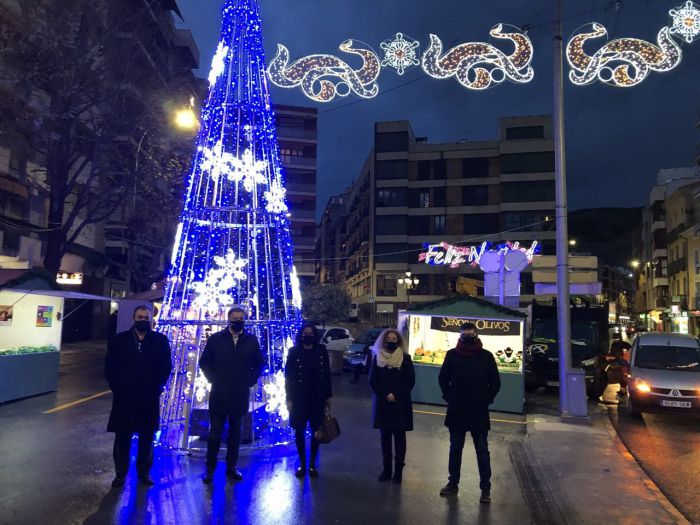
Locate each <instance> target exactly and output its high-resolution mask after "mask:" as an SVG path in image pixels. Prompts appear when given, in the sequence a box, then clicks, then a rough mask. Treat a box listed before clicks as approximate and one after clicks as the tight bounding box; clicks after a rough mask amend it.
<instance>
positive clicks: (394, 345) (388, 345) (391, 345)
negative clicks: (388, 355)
mask: <svg viewBox="0 0 700 525" xmlns="http://www.w3.org/2000/svg"><path fill="white" fill-rule="evenodd" d="M385 346H386V349H387V350H388V351H389V352H394V351H395V350H396V349H397V348H398V347H399V343H395V342H394V341H387V342H386V344H385Z"/></svg>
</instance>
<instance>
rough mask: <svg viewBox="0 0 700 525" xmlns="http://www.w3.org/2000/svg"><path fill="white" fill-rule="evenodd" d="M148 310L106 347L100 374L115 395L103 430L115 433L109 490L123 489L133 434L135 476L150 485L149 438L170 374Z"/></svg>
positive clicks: (163, 341) (139, 311)
mask: <svg viewBox="0 0 700 525" xmlns="http://www.w3.org/2000/svg"><path fill="white" fill-rule="evenodd" d="M151 328H152V320H151V310H150V308H149V307H148V306H139V307H137V308H136V309H135V310H134V326H133V327H132V328H131V329H129V330H127V331H125V332H120V333H118V334H116V335H115V336H114V337H113V338H112V339H111V340H110V341H109V343H108V345H107V358H106V360H105V376H106V377H107V382H108V383H109V388H110V389H111V390H112V393H113V394H114V396H113V399H112V412H111V413H110V414H109V423H108V424H107V432H114V449H113V454H114V470H115V473H116V476H115V478H114V481H112V486H113V487H121V486H122V485H124V480H125V478H126V474H127V472H128V470H129V459H130V449H131V437H132V436H133V435H134V434H138V440H139V444H138V456H137V459H136V470H137V473H138V478H139V480H140V481H141V482H143V483H145V484H147V485H153V480H152V479H151V477H150V470H151V466H152V464H153V438H154V434H155V432H156V431H157V430H158V427H159V426H160V395H161V393H162V392H163V387H164V386H165V383H166V382H167V380H168V377H169V376H170V371H171V370H172V362H171V359H170V343H169V342H168V338H167V337H165V336H164V335H163V334H159V333H157V332H154V331H153V330H152V329H151Z"/></svg>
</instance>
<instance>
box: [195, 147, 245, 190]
mask: <svg viewBox="0 0 700 525" xmlns="http://www.w3.org/2000/svg"><path fill="white" fill-rule="evenodd" d="M200 151H201V152H202V158H201V160H200V164H199V165H200V166H201V168H202V173H208V174H209V177H211V179H212V180H213V181H214V182H218V181H219V179H221V178H222V177H227V178H229V179H230V178H231V177H232V176H233V175H232V174H233V172H234V169H235V164H234V163H235V162H236V161H237V160H238V159H236V156H235V155H233V154H232V153H228V152H227V151H225V150H224V143H223V142H221V141H219V142H217V143H216V144H214V146H213V147H211V148H200Z"/></svg>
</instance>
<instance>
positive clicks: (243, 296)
mask: <svg viewBox="0 0 700 525" xmlns="http://www.w3.org/2000/svg"><path fill="white" fill-rule="evenodd" d="M209 83H210V90H209V98H208V100H207V102H206V104H205V106H204V109H203V111H202V117H201V130H200V133H199V137H198V147H197V152H196V155H195V159H194V163H193V168H192V171H191V173H190V175H189V179H188V184H187V191H186V195H185V201H184V206H183V210H182V215H181V218H180V224H179V225H178V229H177V235H176V238H175V245H174V248H173V253H172V260H171V270H170V276H169V280H168V284H167V288H166V294H165V301H164V305H163V310H162V312H161V315H160V318H159V321H158V330H159V331H161V332H162V333H164V334H165V335H167V336H168V338H169V339H170V344H171V346H172V350H173V366H174V372H173V375H172V377H171V378H170V381H169V383H168V386H167V390H166V395H165V398H164V402H163V411H162V417H163V421H162V432H161V442H162V443H163V444H165V445H167V446H170V447H173V448H189V447H190V443H191V441H192V438H193V437H194V436H198V435H202V433H203V432H205V431H206V423H207V418H206V409H207V398H208V391H209V385H208V383H207V381H206V379H205V378H204V376H203V375H202V373H201V372H200V371H199V367H198V359H199V356H200V354H201V351H202V350H203V348H204V345H205V344H206V340H207V338H208V336H209V335H211V333H214V332H216V331H218V330H221V329H223V328H225V327H226V326H228V321H227V312H228V310H229V308H230V307H232V306H234V305H236V306H241V307H243V308H244V309H245V310H246V311H247V313H248V315H247V317H248V322H247V327H246V329H247V330H248V331H250V332H252V333H254V334H255V335H256V336H257V337H258V339H259V340H260V345H261V348H262V351H263V353H264V354H265V357H266V363H267V366H266V368H265V370H264V374H263V377H262V378H261V380H260V381H259V382H258V386H257V388H256V389H254V390H255V392H254V393H252V394H251V404H250V406H251V413H252V414H253V416H252V427H253V434H254V436H253V439H254V440H256V442H257V443H260V444H273V443H276V442H280V441H286V440H287V439H288V434H287V432H288V425H287V421H286V419H287V417H288V414H287V412H286V403H285V399H284V378H283V367H284V361H285V357H286V351H287V349H288V348H289V347H290V346H291V345H292V337H293V333H294V332H295V331H296V329H297V327H298V325H299V321H300V319H301V317H300V309H301V294H300V292H299V281H298V279H297V277H296V270H295V268H294V266H293V263H292V241H291V236H290V233H289V221H288V219H287V204H286V202H285V189H284V177H283V171H282V168H281V163H280V158H279V146H278V143H277V135H276V131H275V118H274V113H273V109H272V105H271V102H270V95H269V92H268V86H267V82H266V77H265V55H264V50H263V42H262V29H261V22H260V16H259V13H258V6H257V2H256V1H255V0H226V2H225V5H224V8H223V24H222V30H221V40H220V42H219V45H218V48H217V51H216V55H215V56H214V60H213V62H212V67H211V72H210V74H209Z"/></svg>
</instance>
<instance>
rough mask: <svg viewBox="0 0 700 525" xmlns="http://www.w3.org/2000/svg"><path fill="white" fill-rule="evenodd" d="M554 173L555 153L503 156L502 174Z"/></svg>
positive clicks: (544, 152)
mask: <svg viewBox="0 0 700 525" xmlns="http://www.w3.org/2000/svg"><path fill="white" fill-rule="evenodd" d="M553 171H554V152H553V151H543V152H541V153H513V154H510V155H501V173H551V172H553Z"/></svg>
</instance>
